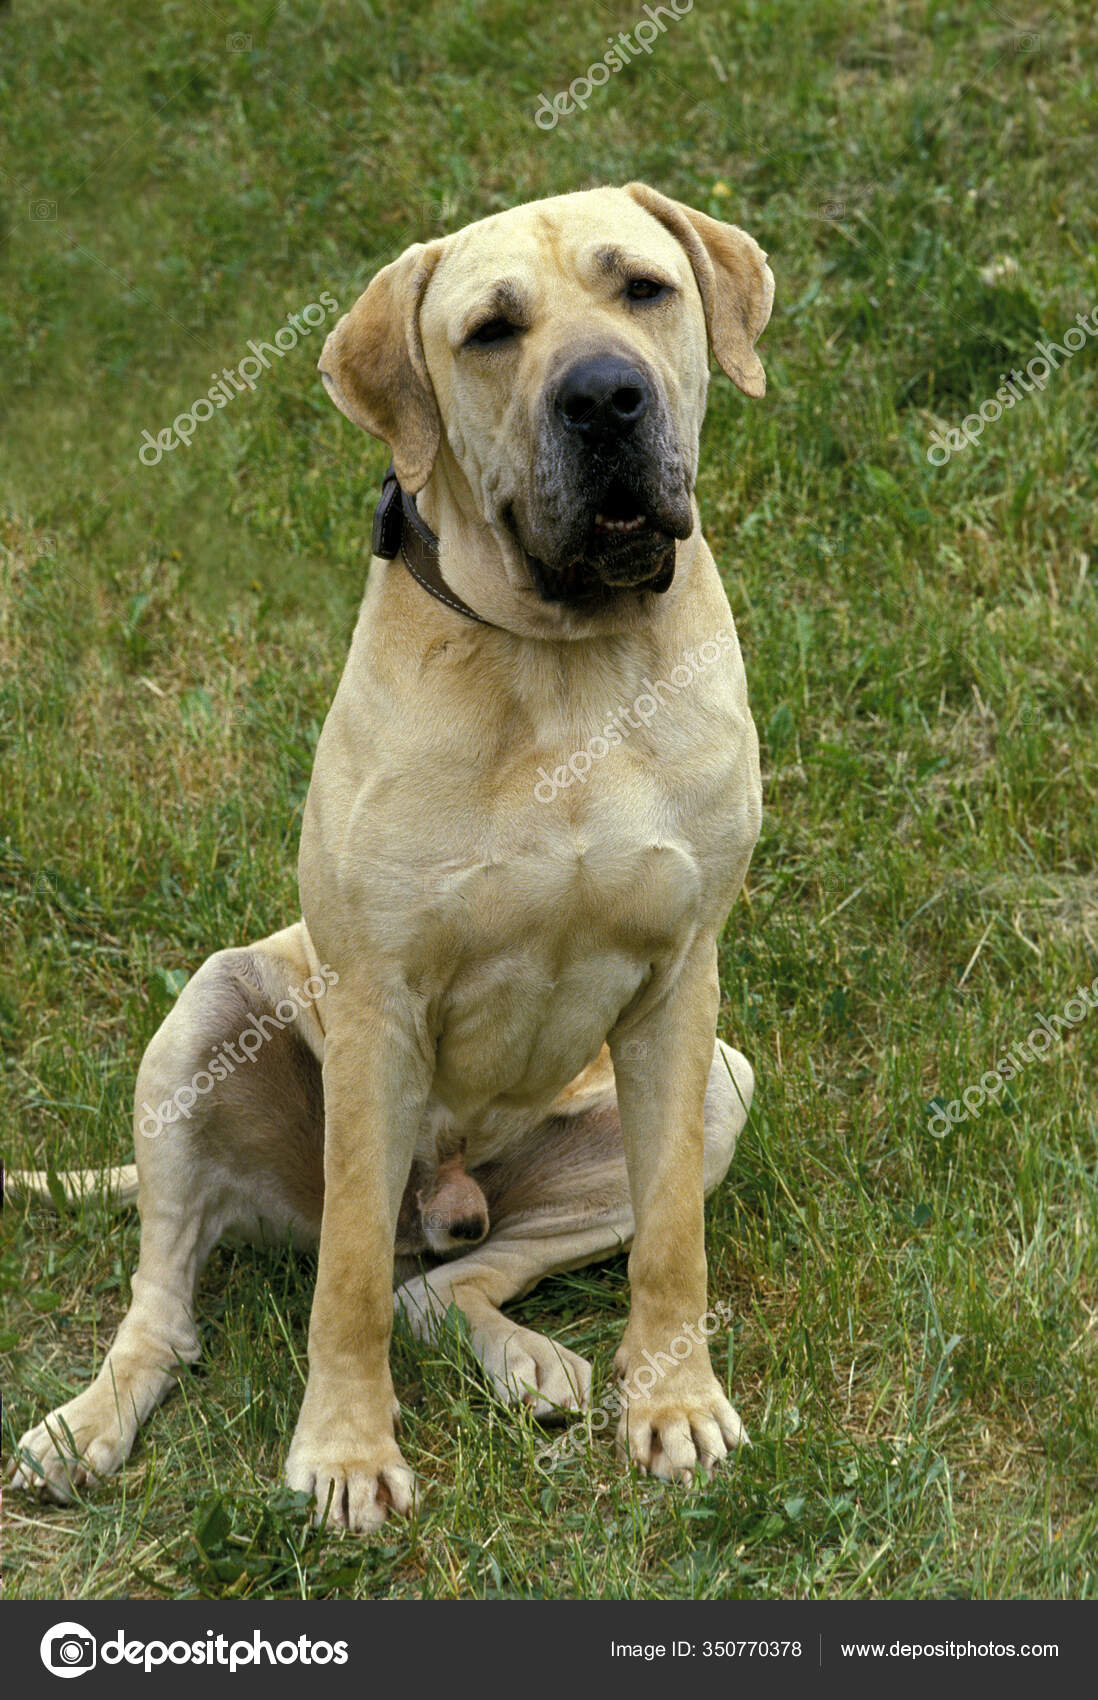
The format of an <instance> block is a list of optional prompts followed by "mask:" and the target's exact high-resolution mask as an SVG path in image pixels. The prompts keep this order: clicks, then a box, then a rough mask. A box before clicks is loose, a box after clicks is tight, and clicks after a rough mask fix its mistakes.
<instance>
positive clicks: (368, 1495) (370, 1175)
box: [286, 979, 430, 1531]
mask: <svg viewBox="0 0 1098 1700" xmlns="http://www.w3.org/2000/svg"><path fill="white" fill-rule="evenodd" d="M326 1014H327V1031H326V1036H325V1046H324V1110H325V1115H324V1213H323V1217H322V1221H321V1229H320V1255H319V1262H318V1267H317V1277H316V1290H315V1292H314V1295H313V1308H312V1315H311V1317H310V1321H309V1379H308V1384H307V1386H306V1389H305V1398H304V1402H303V1404H302V1407H301V1414H300V1416H299V1417H298V1422H297V1429H296V1431H295V1433H294V1438H293V1443H292V1445H291V1447H290V1454H289V1458H288V1460H287V1464H286V1479H287V1481H288V1483H289V1485H290V1486H291V1487H292V1488H296V1489H298V1490H300V1491H302V1492H305V1493H312V1494H315V1496H316V1516H317V1519H318V1521H319V1520H320V1519H321V1518H322V1517H323V1516H324V1514H325V1510H326V1509H327V1515H328V1521H329V1523H332V1524H338V1525H340V1526H346V1527H347V1528H349V1529H352V1530H357V1531H364V1530H367V1529H372V1528H376V1527H377V1526H378V1525H379V1524H380V1523H383V1522H384V1520H385V1518H386V1516H387V1515H388V1512H389V1510H390V1509H392V1510H395V1511H408V1510H410V1508H411V1505H412V1500H413V1492H414V1489H413V1481H412V1473H411V1471H410V1470H409V1469H408V1467H407V1465H406V1464H405V1462H404V1459H403V1457H402V1456H401V1453H400V1448H399V1447H398V1446H397V1443H396V1439H395V1436H394V1432H393V1422H394V1418H395V1417H396V1415H397V1404H396V1400H395V1398H394V1395H393V1383H392V1377H391V1375H390V1371H389V1337H390V1334H391V1331H392V1316H393V1240H394V1236H395V1233H396V1222H397V1213H398V1210H399V1208H400V1200H401V1196H402V1194H403V1191H404V1186H405V1183H406V1181H407V1178H408V1172H409V1169H410V1167H411V1160H412V1151H413V1147H414V1145H415V1139H416V1134H417V1131H418V1129H419V1126H420V1121H421V1117H422V1115H423V1109H424V1106H425V1104H426V1101H427V1094H428V1090H429V1085H430V1070H429V1063H428V1060H427V1058H426V1056H425V1055H424V1049H423V1047H422V1046H421V1045H419V1044H418V1043H417V1042H416V1039H415V1037H414V1033H413V1031H412V1030H411V1024H407V1025H404V1024H401V1023H400V1022H399V1021H398V1020H396V1019H394V1017H393V1015H392V1013H391V1012H388V1011H384V1012H383V1011H382V1010H381V1009H380V1008H379V1007H378V1005H377V1004H376V1003H371V1002H368V1001H367V1000H366V999H364V998H360V997H356V995H355V992H354V988H353V987H352V985H351V984H350V983H349V979H344V980H342V981H341V983H340V987H339V992H338V995H333V994H332V993H329V996H328V1007H327V1011H326Z"/></svg>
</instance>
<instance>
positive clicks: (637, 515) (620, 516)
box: [504, 483, 691, 611]
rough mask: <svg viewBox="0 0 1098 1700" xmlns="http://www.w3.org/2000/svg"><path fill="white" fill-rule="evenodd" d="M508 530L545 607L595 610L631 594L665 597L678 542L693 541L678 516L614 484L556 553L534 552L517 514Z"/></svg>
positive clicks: (511, 517)
mask: <svg viewBox="0 0 1098 1700" xmlns="http://www.w3.org/2000/svg"><path fill="white" fill-rule="evenodd" d="M504 517H505V520H506V522H507V525H508V528H509V530H510V531H511V533H512V535H513V536H514V537H515V540H516V541H517V542H518V544H519V545H520V547H521V548H522V551H523V554H524V557H525V560H526V565H527V569H528V571H529V573H530V577H531V579H532V581H533V584H534V588H535V590H536V591H537V593H538V595H539V597H540V598H541V600H542V601H543V602H562V603H565V604H567V605H568V606H569V607H572V608H578V609H584V610H588V611H595V610H597V609H599V608H601V607H605V606H606V605H607V604H609V603H611V602H614V601H617V600H619V599H620V598H621V597H623V596H627V595H630V594H632V595H639V594H641V593H642V592H649V593H654V594H655V595H660V594H662V592H664V591H665V590H667V589H668V588H669V587H670V585H671V583H672V580H673V579H674V576H675V543H676V539H677V538H680V537H684V536H689V533H690V528H691V522H690V520H689V518H687V521H686V523H685V525H684V523H683V517H682V516H681V515H679V514H671V513H664V512H662V511H661V510H660V509H659V508H657V507H656V506H655V505H654V504H652V503H651V502H650V501H649V500H648V499H647V498H646V496H645V495H644V494H642V493H640V492H639V491H637V490H636V489H633V488H630V487H629V486H628V485H627V484H625V483H611V484H610V485H608V487H607V488H606V489H605V490H603V491H602V492H601V493H600V495H599V496H598V498H597V500H595V501H593V502H591V503H590V505H589V507H588V513H587V515H586V516H584V515H582V514H580V515H576V517H575V520H574V522H573V524H572V525H571V526H570V527H569V528H568V529H569V532H570V535H569V536H568V537H567V538H565V539H562V543H561V546H560V547H559V549H558V550H557V551H556V552H555V553H553V554H549V553H548V552H538V551H536V550H534V549H532V548H530V547H529V546H528V544H527V542H526V540H525V538H524V536H523V529H522V527H521V525H520V523H519V522H518V520H517V517H516V515H515V513H514V510H513V509H509V510H508V511H507V513H506V514H505V516H504Z"/></svg>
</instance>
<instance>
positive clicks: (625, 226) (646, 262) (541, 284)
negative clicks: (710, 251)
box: [421, 190, 693, 347]
mask: <svg viewBox="0 0 1098 1700" xmlns="http://www.w3.org/2000/svg"><path fill="white" fill-rule="evenodd" d="M638 273H642V274H644V275H654V276H656V277H657V278H659V279H661V280H663V281H665V282H668V283H680V284H681V283H683V282H684V281H688V280H691V279H692V277H693V273H692V271H691V268H690V262H689V260H688V259H687V257H686V254H685V252H684V250H683V248H682V246H681V244H680V243H679V242H678V241H677V240H676V239H675V237H674V236H672V235H671V233H670V231H668V230H665V229H664V227H663V225H662V224H660V222H659V221H658V219H655V218H653V217H652V216H651V214H649V213H647V212H645V210H644V208H643V207H640V206H638V205H637V203H636V201H634V200H633V198H632V196H631V195H626V194H624V193H622V192H621V191H613V190H611V191H602V190H593V191H587V192H586V193H580V194H576V195H561V196H558V197H556V198H555V199H553V200H548V201H537V202H534V203H532V204H531V205H528V206H522V207H512V208H511V209H510V210H509V211H507V212H502V213H496V214H494V215H493V216H492V217H491V218H486V219H481V220H480V221H479V222H478V223H476V224H470V225H467V226H466V228H465V229H464V230H459V231H457V232H456V233H455V234H454V235H453V236H448V237H446V238H445V248H444V251H443V254H442V257H441V259H440V260H439V263H438V265H437V267H436V268H435V272H434V276H433V277H432V279H431V284H430V287H429V288H428V291H427V295H426V299H425V300H424V303H423V309H422V315H421V326H422V330H423V334H424V337H425V339H431V340H433V338H434V336H436V335H441V336H443V337H445V339H446V340H447V341H448V342H449V343H450V345H451V346H452V347H456V346H457V345H458V344H459V343H460V342H461V341H462V340H463V337H464V335H465V334H466V332H467V330H468V327H469V325H470V323H471V322H472V321H474V320H475V319H476V318H477V317H479V316H481V315H482V314H483V312H484V311H485V310H486V309H490V310H492V311H495V312H499V313H500V314H501V315H503V316H507V317H513V318H515V319H521V318H522V316H523V314H524V313H525V312H526V311H532V310H534V309H536V307H537V306H538V305H539V303H540V302H542V301H543V300H544V298H545V296H546V295H547V294H554V293H555V294H560V293H562V292H565V291H568V290H580V291H583V290H587V291H590V292H592V293H597V294H599V295H601V296H603V297H605V296H606V294H607V283H608V282H609V283H613V281H614V280H615V279H620V280H621V282H622V283H624V282H625V281H626V280H627V279H628V278H629V277H635V276H636V275H637V274H638Z"/></svg>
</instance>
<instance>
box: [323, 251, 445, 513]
mask: <svg viewBox="0 0 1098 1700" xmlns="http://www.w3.org/2000/svg"><path fill="white" fill-rule="evenodd" d="M441 252H442V244H441V242H430V243H427V244H426V245H424V244H423V243H422V242H417V243H416V244H415V245H414V246H413V247H411V248H409V249H408V250H407V252H406V253H404V254H402V255H401V257H400V259H399V260H394V261H393V263H392V265H389V266H386V267H385V269H384V270H383V271H380V272H378V274H377V276H376V277H375V278H374V280H373V282H372V283H371V284H370V285H369V288H368V289H367V290H366V292H365V294H364V295H360V296H359V298H358V300H357V301H356V302H355V304H354V306H353V307H352V308H351V311H350V312H349V313H344V315H343V317H342V319H340V321H339V323H338V324H337V325H336V327H335V329H334V330H332V331H331V332H329V335H328V339H327V341H326V342H325V344H324V347H323V349H322V350H321V355H320V359H319V360H318V362H317V366H318V368H319V370H320V375H321V377H322V378H323V380H324V387H325V388H326V389H327V391H328V394H329V395H330V396H331V398H332V400H333V401H334V402H335V404H336V406H337V407H338V408H339V411H340V412H341V413H345V414H346V415H347V418H348V419H351V420H353V421H354V423H355V424H356V425H361V426H363V428H364V429H365V430H367V431H369V432H370V433H371V434H372V435H373V436H375V437H380V438H381V439H382V441H383V442H386V443H388V445H389V447H390V448H391V449H392V451H393V464H394V466H395V468H396V475H397V478H398V479H399V480H400V483H401V484H402V485H403V487H404V489H405V490H407V491H408V492H409V494H410V495H415V493H416V491H417V490H421V489H422V488H423V486H424V484H426V482H427V479H428V477H429V476H430V472H431V467H432V466H433V465H434V460H435V455H436V454H437V452H438V443H439V429H440V426H439V413H438V403H437V402H436V400H435V392H434V389H433V388H432V386H431V379H430V377H429V376H428V372H427V365H426V362H425V360H424V358H423V343H422V340H421V338H420V334H419V311H420V308H421V306H422V305H423V297H424V295H425V294H426V291H427V285H428V284H429V283H430V281H431V276H432V273H433V272H434V269H435V266H436V265H437V264H438V260H439V255H440V254H441Z"/></svg>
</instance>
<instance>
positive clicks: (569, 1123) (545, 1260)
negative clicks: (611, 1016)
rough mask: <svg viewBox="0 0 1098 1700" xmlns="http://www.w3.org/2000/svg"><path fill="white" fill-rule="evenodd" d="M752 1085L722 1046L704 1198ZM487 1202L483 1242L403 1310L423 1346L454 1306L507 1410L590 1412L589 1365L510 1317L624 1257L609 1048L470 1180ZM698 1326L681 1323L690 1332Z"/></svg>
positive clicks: (412, 1294) (432, 1278) (412, 1291)
mask: <svg viewBox="0 0 1098 1700" xmlns="http://www.w3.org/2000/svg"><path fill="white" fill-rule="evenodd" d="M753 1090H754V1075H753V1074H752V1071H751V1067H750V1065H749V1063H748V1062H747V1060H746V1058H744V1057H743V1056H741V1055H740V1053H739V1052H738V1051H734V1050H732V1049H731V1048H730V1047H729V1046H728V1045H725V1044H723V1043H722V1042H721V1041H720V1040H718V1041H717V1046H716V1049H715V1051H714V1056H713V1067H712V1070H711V1071H710V1076H709V1087H708V1091H707V1093H706V1100H705V1163H704V1177H705V1190H706V1193H707V1194H708V1193H710V1192H712V1191H713V1189H714V1188H715V1187H716V1186H717V1185H718V1184H719V1183H720V1181H721V1180H723V1178H724V1176H725V1174H726V1173H727V1171H728V1166H729V1164H730V1163H731V1161H732V1155H733V1152H734V1150H735V1146H736V1140H737V1138H738V1136H739V1134H740V1131H741V1129H742V1128H743V1125H744V1122H745V1121H746V1119H747V1112H748V1109H749V1108H750V1104H751V1095H752V1092H753ZM474 1177H475V1179H476V1180H477V1181H478V1183H479V1184H480V1185H481V1186H482V1188H483V1190H484V1193H485V1196H486V1198H487V1200H488V1208H489V1217H490V1223H491V1226H490V1229H489V1233H488V1237H487V1238H486V1239H485V1240H484V1241H483V1243H482V1244H481V1245H480V1246H478V1247H477V1249H476V1250H475V1251H472V1252H470V1253H468V1254H467V1255H465V1256H463V1257H459V1258H456V1259H455V1260H453V1261H452V1262H449V1263H444V1264H441V1265H440V1266H439V1267H438V1268H437V1269H433V1270H431V1271H430V1272H429V1273H428V1274H425V1275H418V1276H416V1277H415V1278H414V1279H412V1280H410V1281H406V1282H405V1283H404V1285H403V1286H401V1287H399V1288H398V1289H397V1292H396V1294H395V1303H396V1306H397V1309H398V1310H399V1311H401V1312H402V1313H403V1314H404V1316H405V1317H406V1318H407V1320H408V1322H409V1324H410V1326H411V1328H412V1331H413V1333H415V1334H416V1335H417V1336H419V1337H420V1338H426V1337H428V1336H429V1335H430V1334H431V1333H432V1332H433V1331H434V1330H435V1329H436V1328H437V1327H438V1326H439V1325H440V1323H441V1321H442V1319H443V1318H444V1316H445V1314H446V1311H447V1309H448V1308H449V1306H450V1305H451V1304H453V1305H456V1307H457V1309H458V1310H459V1311H461V1312H462V1313H463V1314H464V1316H465V1318H466V1320H467V1322H468V1325H469V1336H470V1341H471V1344H472V1347H473V1351H474V1352H475V1353H476V1356H477V1358H478V1359H479V1360H480V1363H481V1364H482V1366H483V1368H484V1370H485V1372H486V1374H487V1376H488V1379H489V1381H490V1382H491V1384H492V1386H493V1388H494V1389H495V1391H496V1393H497V1394H498V1395H499V1397H500V1398H501V1399H503V1401H504V1402H505V1403H508V1404H515V1403H520V1402H521V1403H525V1404H528V1405H530V1406H531V1407H532V1409H533V1411H534V1414H535V1415H536V1416H538V1417H541V1418H545V1417H548V1416H552V1415H554V1414H561V1413H564V1412H567V1411H576V1410H584V1409H585V1408H586V1406H587V1404H588V1402H589V1398H590V1390H591V1366H590V1364H589V1363H587V1362H586V1360H585V1359H583V1358H581V1357H579V1356H578V1355H577V1354H576V1353H575V1352H572V1351H570V1350H569V1349H568V1348H567V1347H566V1346H560V1345H557V1344H556V1343H555V1342H553V1341H551V1340H547V1339H546V1338H545V1337H544V1336H543V1335H541V1334H537V1333H535V1332H534V1331H533V1330H532V1329H529V1328H523V1327H521V1326H520V1325H519V1324H518V1323H516V1322H513V1321H511V1320H510V1319H509V1318H508V1317H506V1316H504V1314H503V1312H502V1310H501V1309H500V1306H501V1305H504V1304H506V1303H507V1302H508V1301H509V1300H511V1299H516V1298H520V1297H521V1296H522V1295H523V1294H524V1293H528V1292H529V1291H530V1289H531V1288H532V1287H534V1286H536V1285H537V1283H538V1282H539V1281H541V1280H544V1278H545V1277H546V1276H547V1275H553V1274H559V1273H561V1272H562V1271H564V1270H567V1269H577V1268H579V1267H581V1266H582V1265H583V1264H586V1263H594V1262H597V1260H598V1259H599V1258H602V1257H609V1256H611V1255H613V1253H614V1252H616V1251H619V1250H623V1249H624V1248H625V1247H627V1246H628V1245H629V1243H630V1241H631V1240H632V1237H633V1207H632V1204H631V1202H630V1196H629V1180H628V1176H627V1173H626V1168H625V1152H624V1148H623V1145H622V1136H621V1124H620V1122H619V1120H618V1110H617V1098H616V1094H615V1089H614V1073H613V1068H612V1066H611V1063H610V1058H609V1053H608V1052H606V1051H605V1050H604V1051H603V1053H602V1054H601V1056H600V1057H599V1058H597V1059H596V1061H595V1062H594V1063H592V1065H591V1067H590V1068H589V1069H587V1070H585V1072H584V1073H583V1074H582V1075H581V1076H580V1077H579V1079H578V1080H577V1081H575V1082H574V1083H573V1085H572V1086H570V1087H569V1088H568V1090H567V1091H566V1092H565V1093H563V1094H562V1095H561V1097H560V1098H559V1099H558V1100H557V1102H556V1103H555V1104H554V1105H553V1111H552V1113H551V1115H550V1117H549V1119H548V1120H547V1121H546V1122H544V1123H543V1124H542V1126H541V1127H539V1128H537V1129H536V1130H534V1132H533V1133H532V1134H531V1135H529V1136H527V1137H526V1139H524V1140H523V1141H522V1142H521V1143H520V1144H519V1145H518V1147H517V1148H516V1149H515V1150H514V1151H513V1152H510V1151H509V1152H508V1154H507V1156H506V1158H505V1159H504V1161H502V1162H500V1163H497V1164H493V1165H490V1166H487V1167H486V1168H484V1169H481V1170H475V1171H474ZM696 1320H697V1319H696V1318H692V1317H684V1318H683V1321H684V1323H693V1322H695V1321H696Z"/></svg>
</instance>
